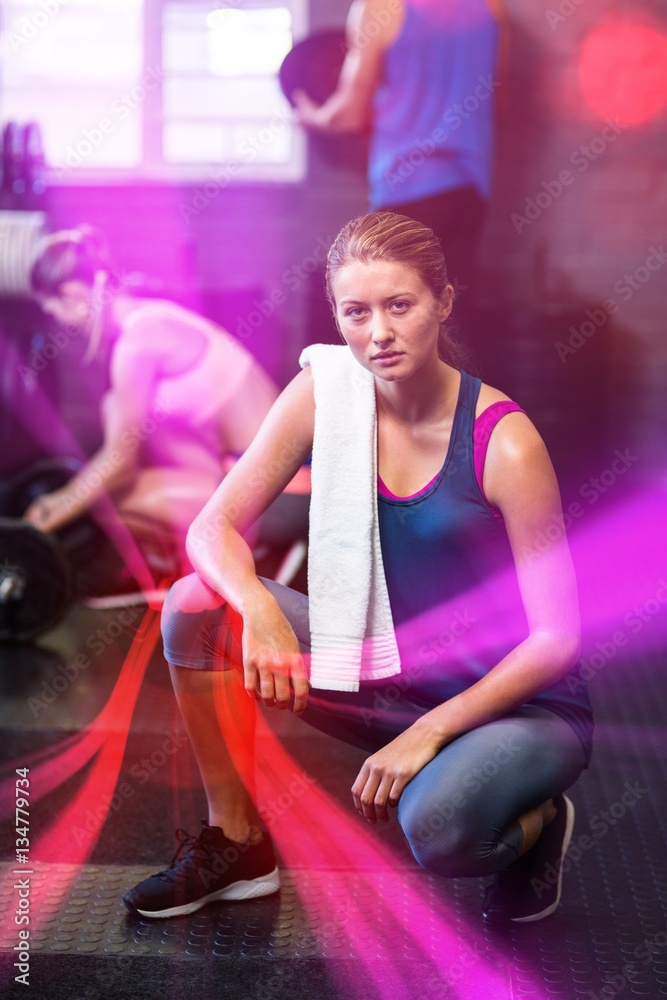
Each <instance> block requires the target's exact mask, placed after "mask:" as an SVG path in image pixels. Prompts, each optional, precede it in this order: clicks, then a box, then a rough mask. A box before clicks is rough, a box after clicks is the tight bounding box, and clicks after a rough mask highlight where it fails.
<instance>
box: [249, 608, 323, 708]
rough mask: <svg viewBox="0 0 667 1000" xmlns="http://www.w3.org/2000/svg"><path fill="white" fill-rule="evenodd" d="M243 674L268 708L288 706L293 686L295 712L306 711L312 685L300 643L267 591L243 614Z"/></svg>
mask: <svg viewBox="0 0 667 1000" xmlns="http://www.w3.org/2000/svg"><path fill="white" fill-rule="evenodd" d="M243 675H244V686H245V689H246V691H247V692H248V694H249V695H250V697H251V698H255V699H256V700H257V701H261V702H263V704H264V705H265V706H266V707H267V708H272V707H274V706H275V708H279V709H285V708H289V704H290V698H291V693H292V692H291V690H290V688H292V689H293V690H294V708H293V711H294V714H295V715H301V713H302V712H303V711H304V710H305V708H306V704H307V701H308V692H309V690H310V684H309V681H308V675H307V672H306V667H305V664H304V662H303V657H302V655H301V650H300V648H299V643H298V641H297V638H296V636H295V634H294V631H293V630H292V627H291V625H290V623H289V622H288V621H287V619H286V618H285V615H284V614H283V613H282V611H281V610H280V607H279V606H278V603H277V601H276V600H275V598H274V597H273V596H272V595H270V594H269V593H268V591H267V593H266V599H263V600H262V601H261V602H259V603H258V604H257V605H256V606H254V607H253V609H252V610H251V611H250V610H248V609H246V611H245V612H244V615H243Z"/></svg>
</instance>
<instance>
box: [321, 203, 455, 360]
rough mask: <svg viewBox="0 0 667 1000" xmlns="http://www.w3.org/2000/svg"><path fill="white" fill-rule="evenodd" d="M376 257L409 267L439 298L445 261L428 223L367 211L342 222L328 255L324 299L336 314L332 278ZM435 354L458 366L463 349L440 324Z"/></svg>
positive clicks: (442, 284) (445, 274)
mask: <svg viewBox="0 0 667 1000" xmlns="http://www.w3.org/2000/svg"><path fill="white" fill-rule="evenodd" d="M375 260H386V261H393V262H396V263H399V264H406V265H407V266H408V267H412V268H413V269H414V270H415V271H416V272H417V274H419V276H420V277H421V279H422V280H423V281H424V283H425V284H426V285H427V286H428V287H429V288H430V290H431V292H432V293H433V295H434V296H435V297H436V298H437V299H440V298H441V297H442V296H443V294H444V292H445V290H446V288H447V285H448V284H449V282H448V280H447V265H446V263H445V257H444V254H443V252H442V247H441V246H440V241H439V240H438V238H437V236H436V235H435V233H434V232H433V230H432V229H429V228H428V226H425V225H423V224H422V223H421V222H416V221H415V220H414V219H410V218H408V217H407V216H406V215H398V214H396V213H395V212H370V213H369V214H368V215H362V216H360V217H359V218H357V219H353V220H352V221H351V222H348V223H347V224H346V225H344V226H343V228H342V229H341V231H340V232H339V234H338V236H337V237H336V239H335V240H334V242H333V244H332V246H331V249H330V250H329V253H328V255H327V266H326V272H325V280H326V293H327V299H328V300H329V303H330V305H331V308H332V310H333V313H334V318H335V316H336V300H335V298H334V294H333V280H334V278H335V276H336V274H337V273H338V271H340V270H341V269H342V268H343V267H346V266H347V265H348V264H350V263H351V262H352V261H361V262H362V263H368V262H370V261H375ZM438 355H439V357H440V359H441V360H442V361H445V362H447V363H448V364H452V365H454V366H455V367H461V366H463V365H465V363H466V360H467V359H466V356H465V353H464V352H463V351H462V350H461V348H460V347H459V345H458V344H456V343H455V342H454V341H453V340H452V338H451V336H450V334H449V331H448V329H447V324H446V323H441V324H440V333H439V336H438Z"/></svg>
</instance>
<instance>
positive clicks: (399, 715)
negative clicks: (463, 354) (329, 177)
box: [125, 212, 593, 922]
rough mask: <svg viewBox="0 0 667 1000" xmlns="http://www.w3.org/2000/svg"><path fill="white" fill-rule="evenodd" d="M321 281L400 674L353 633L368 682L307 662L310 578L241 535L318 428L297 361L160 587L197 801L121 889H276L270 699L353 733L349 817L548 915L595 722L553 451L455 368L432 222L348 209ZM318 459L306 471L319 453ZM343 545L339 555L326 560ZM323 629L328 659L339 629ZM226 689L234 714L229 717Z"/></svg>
mask: <svg viewBox="0 0 667 1000" xmlns="http://www.w3.org/2000/svg"><path fill="white" fill-rule="evenodd" d="M327 289H328V295H329V299H330V302H331V305H332V309H333V313H334V316H335V319H336V322H337V324H338V328H339V331H340V334H341V337H342V339H343V341H344V344H343V345H341V346H333V345H326V346H325V350H326V351H329V352H342V353H341V354H338V355H337V356H336V357H337V358H344V359H345V363H346V364H349V371H350V377H349V384H347V383H345V384H344V386H343V388H342V389H341V391H340V402H339V404H338V403H337V404H336V406H334V408H333V410H331V411H330V410H326V411H325V410H324V409H322V410H321V411H319V416H318V427H320V428H321V426H322V424H321V421H322V419H324V418H323V417H322V414H323V413H325V412H326V413H327V414H328V416H327V418H326V419H327V421H328V422H329V424H330V427H329V430H330V431H331V435H330V437H331V442H332V444H331V446H330V453H331V455H332V456H333V462H334V465H333V471H334V474H335V477H337V476H339V477H340V478H341V479H345V478H347V479H348V480H354V475H355V473H353V472H352V471H351V470H352V469H353V468H354V467H358V471H357V473H356V475H361V476H362V478H363V475H364V473H365V467H364V462H365V463H366V468H367V467H368V466H370V480H371V484H370V491H369V492H370V496H371V500H370V501H369V505H370V506H371V508H372V514H373V516H372V518H371V520H373V518H375V517H376V518H377V520H376V523H377V528H378V535H379V540H380V544H379V550H380V552H379V556H378V555H373V556H372V557H371V548H372V547H371V546H370V545H369V546H367V547H365V548H364V547H363V546H362V548H361V550H360V551H359V553H358V556H357V555H355V561H353V564H352V572H354V571H355V569H356V564H357V563H358V564H359V566H360V568H362V569H363V568H364V567H365V566H367V563H368V561H370V560H371V559H372V560H373V566H374V568H375V570H376V571H377V572H376V573H374V574H371V576H378V575H380V571H382V574H383V576H384V580H385V582H386V590H387V595H388V600H389V605H390V612H391V618H392V623H393V624H392V627H393V629H394V630H395V638H396V646H397V650H398V654H399V660H400V672H399V673H397V674H395V673H391V676H389V674H388V673H385V674H384V675H383V676H382V677H380V678H378V679H368V676H367V675H366V676H365V674H364V665H363V660H364V656H363V655H362V668H361V674H360V680H359V681H358V684H357V685H352V684H351V685H336V684H332V685H329V686H327V684H326V683H322V682H321V676H320V675H319V674H318V675H317V676H316V675H315V672H313V673H312V675H311V676H310V677H309V664H310V663H311V661H312V664H314V662H315V659H314V656H311V652H312V653H314V651H315V644H314V642H313V643H312V646H311V639H314V636H315V619H314V614H313V612H314V610H315V608H314V604H315V601H316V597H315V590H314V588H312V587H311V588H309V593H310V596H306V595H304V594H300V593H297V592H295V591H292V590H290V589H289V588H287V587H283V586H280V585H279V584H276V583H274V582H272V581H269V580H262V579H260V578H258V576H257V574H256V571H255V566H254V564H253V560H252V555H251V552H250V550H249V548H248V546H247V544H246V543H245V541H244V540H243V533H244V532H245V531H246V529H247V526H248V525H249V524H250V523H252V521H253V520H254V519H256V518H257V517H259V516H261V513H262V511H263V510H264V509H265V508H266V507H267V506H268V505H269V504H270V503H271V501H272V499H273V497H274V496H275V495H277V494H278V493H279V492H280V490H281V489H282V488H283V486H284V484H285V483H287V482H288V481H289V479H290V477H291V476H292V475H293V474H294V472H295V470H296V469H298V468H299V466H300V465H301V463H302V462H303V461H304V460H305V459H306V458H307V456H308V455H309V454H310V453H311V451H312V450H313V442H314V439H315V426H316V421H315V415H316V412H317V411H318V407H320V406H322V401H323V395H322V388H321V387H322V385H323V383H322V381H321V379H322V378H324V377H325V376H326V371H325V372H324V373H323V372H322V370H321V369H319V374H317V375H314V374H313V370H312V369H311V368H310V367H306V368H304V370H303V371H301V372H300V373H299V374H298V375H296V377H295V378H294V379H293V380H292V382H291V383H290V384H289V385H288V386H287V388H286V389H285V390H284V391H283V392H282V394H281V396H280V398H279V399H278V401H277V403H276V404H275V406H274V407H273V409H272V411H271V413H270V414H269V416H268V417H267V419H266V420H265V422H264V424H263V426H262V428H261V430H260V432H259V434H258V435H257V437H256V438H255V440H254V441H253V443H252V445H251V446H250V448H249V449H248V450H247V451H246V452H245V454H244V455H243V457H242V458H241V459H240V460H239V462H238V463H237V464H236V466H235V467H234V469H233V470H232V471H231V472H230V473H229V475H228V476H227V478H226V479H225V480H224V482H223V483H222V485H221V486H220V487H219V489H218V490H217V491H216V493H215V495H214V496H213V497H212V499H211V501H210V502H209V503H208V504H207V506H206V508H205V509H204V510H203V511H202V513H201V515H200V516H199V517H198V518H197V519H196V520H195V522H194V523H193V525H192V527H191V529H190V532H189V535H188V552H189V554H190V557H191V560H192V564H193V566H194V567H195V571H196V572H195V573H194V574H192V575H190V576H188V577H185V578H184V579H182V580H180V581H179V582H178V583H176V584H175V585H174V586H173V587H172V589H171V591H170V594H169V596H168V599H167V603H166V606H165V611H164V615H163V626H162V632H163V638H164V645H165V657H166V659H167V661H168V663H169V664H170V669H171V674H172V682H173V685H174V690H175V692H176V697H177V700H178V703H179V707H180V709H181V712H182V714H183V718H184V720H185V723H186V726H187V729H188V732H189V734H190V738H191V741H192V745H193V748H194V751H195V754H196V757H197V761H198V763H199V767H200V770H201V774H202V779H203V782H204V786H205V789H206V792H207V796H208V803H209V816H208V820H207V821H203V822H202V830H201V832H200V834H199V836H198V837H197V838H196V839H194V840H193V841H190V842H189V848H188V850H187V851H185V853H184V854H183V855H182V856H181V857H180V858H179V859H178V860H176V861H175V862H174V863H173V864H172V866H171V867H170V868H168V869H166V870H165V871H164V872H161V873H159V874H158V875H154V876H151V877H150V878H148V879H146V880H144V881H143V882H142V883H141V884H140V885H138V886H137V887H136V888H134V889H132V890H130V891H129V892H128V893H127V895H126V896H125V902H126V905H127V906H128V908H129V909H130V910H131V911H133V912H135V913H139V914H140V915H142V916H146V917H168V916H174V915H179V914H186V913H190V912H193V911H194V910H197V909H199V908H200V907H201V906H204V905H206V904H207V903H209V902H212V901H216V900H225V899H238V898H247V897H248V896H251V895H252V896H262V895H268V894H270V893H273V892H275V891H277V889H278V888H279V886H280V875H279V870H278V867H277V865H276V860H275V855H274V851H273V848H272V841H271V835H270V830H267V829H266V827H265V826H264V825H263V823H262V818H261V813H262V804H261V802H258V801H257V798H256V795H255V792H254V786H253V781H252V778H251V776H249V765H248V761H247V759H246V758H247V757H248V756H251V755H252V749H251V748H252V746H253V734H254V726H255V712H256V704H255V703H256V702H261V703H262V704H263V705H264V706H266V707H269V708H274V707H275V708H278V709H287V708H289V707H291V708H292V710H293V712H294V713H295V714H296V715H297V716H300V717H301V718H302V719H303V720H304V721H305V722H307V723H309V724H311V725H313V726H315V727H317V728H318V729H320V730H322V731H324V732H326V733H329V734H331V735H334V736H337V737H339V738H341V739H343V740H347V741H348V742H349V743H352V744H354V745H356V746H359V747H362V748H363V749H364V750H365V751H366V752H367V753H368V756H367V757H366V759H365V762H364V763H363V765H362V767H361V768H360V770H359V773H358V774H357V775H356V777H355V778H354V781H353V783H352V787H351V791H352V800H353V804H354V807H355V808H356V810H357V811H358V813H359V814H360V816H362V817H364V818H365V819H366V820H367V821H368V822H369V823H370V824H374V823H377V822H378V821H379V822H388V821H389V819H390V817H391V815H392V812H393V811H394V810H396V815H397V818H398V822H399V824H400V826H401V828H402V830H403V833H404V835H405V837H406V840H407V843H408V844H409V847H410V849H411V851H412V853H413V855H414V857H415V858H416V860H417V861H418V862H419V864H421V865H422V866H423V867H425V868H426V869H428V870H429V871H432V872H435V873H437V874H439V875H442V876H445V877H460V876H468V877H477V876H483V875H493V881H492V883H491V885H490V886H489V888H488V889H487V892H486V897H485V902H484V914H485V916H486V918H487V919H488V920H490V921H493V920H495V921H503V922H505V921H517V922H529V921H534V920H539V919H542V918H543V917H546V916H548V915H549V914H551V913H553V912H554V911H555V909H556V908H557V906H558V905H559V901H560V896H561V882H562V861H563V858H564V855H565V852H566V850H567V847H568V844H569V841H570V838H571V835H572V829H573V824H574V807H573V805H572V802H571V801H570V799H569V798H568V797H566V796H565V795H564V794H563V793H564V792H565V791H566V790H567V789H568V788H569V787H570V786H571V785H572V784H573V783H574V782H575V781H576V779H577V778H578V776H579V774H580V773H581V771H582V769H583V768H585V767H587V766H588V762H589V759H590V754H591V745H592V731H593V719H592V712H591V706H590V703H589V700H588V696H587V693H586V691H585V689H584V687H583V686H582V684H581V682H580V679H579V677H578V675H575V674H574V673H573V672H574V671H575V668H576V664H577V662H578V657H579V645H580V626H579V614H578V603H577V593H576V583H575V576H574V571H573V567H572V562H571V558H570V554H569V550H568V546H567V542H566V538H565V531H564V529H563V530H561V531H560V532H558V533H557V535H556V537H555V540H554V542H553V544H552V545H551V546H550V547H548V548H547V549H544V547H543V546H542V547H540V549H541V551H537V548H538V547H537V546H536V544H535V540H536V539H538V538H541V537H543V533H544V532H545V531H546V529H547V528H548V529H549V532H548V537H553V531H552V530H551V528H552V526H553V524H554V523H556V524H559V525H560V526H561V528H562V527H563V521H562V511H561V503H560V497H559V491H558V486H557V483H556V479H555V475H554V471H553V468H552V465H551V462H550V460H549V456H548V454H547V451H546V448H545V446H544V443H543V441H542V439H541V438H540V436H539V434H538V432H537V430H536V429H535V427H534V426H533V424H532V423H531V421H530V420H529V418H528V417H527V416H526V414H525V413H524V412H523V411H522V410H521V408H520V407H519V406H518V405H517V404H516V403H513V402H512V401H511V400H509V399H508V397H507V396H506V395H505V394H504V393H502V392H500V391H499V390H497V389H494V388H492V387H491V386H488V385H486V384H483V383H481V382H480V380H479V379H477V378H474V377H473V376H471V375H470V374H468V373H467V372H466V371H465V370H464V369H463V368H462V366H461V363H460V360H459V358H458V355H457V351H456V348H455V346H454V345H452V343H451V340H450V338H449V336H448V333H447V321H448V319H449V316H450V314H451V311H452V300H453V288H452V285H451V284H450V282H449V281H448V278H447V271H446V265H445V260H444V257H443V254H442V250H441V247H440V244H439V241H438V240H437V238H436V237H435V234H434V233H433V231H432V230H431V229H428V228H427V227H425V226H423V225H422V224H421V223H418V222H415V221H414V220H412V219H409V218H408V217H406V216H402V215H398V214H396V213H392V212H376V213H370V214H369V215H366V216H363V217H361V218H359V219H355V220H353V221H352V222H350V223H348V224H347V225H346V226H345V227H344V228H343V230H342V231H341V232H340V234H339V235H338V237H337V238H336V240H335V242H334V244H333V246H332V248H331V250H330V251H329V255H328V260H327ZM309 350H312V349H311V348H309ZM327 358H329V359H331V360H333V359H332V355H331V354H328V355H327ZM345 370H347V369H345ZM317 380H320V381H317ZM360 385H363V386H366V385H369V386H370V392H371V397H372V398H373V399H374V403H373V420H374V421H375V425H374V426H375V431H376V437H375V438H373V437H370V436H369V439H368V440H369V445H368V452H365V453H364V454H365V455H366V458H365V459H363V458H362V460H361V461H359V460H358V458H357V456H356V454H355V458H354V464H353V461H352V455H351V454H350V453H349V452H345V451H344V450H343V449H341V447H340V443H339V442H340V440H341V437H340V428H341V427H342V426H343V424H342V421H343V414H345V413H346V412H347V411H348V409H349V408H350V407H351V406H352V405H353V401H354V399H355V398H356V393H357V391H358V387H359V386H360ZM318 386H320V388H317V387H318ZM338 388H340V387H338ZM336 398H338V397H336ZM339 414H340V416H339ZM352 423H353V426H354V427H356V423H355V422H354V421H353V422H352ZM345 427H346V428H347V427H348V424H347V422H346V423H345ZM346 432H347V431H346ZM355 433H356V432H354V431H353V439H354V436H355ZM319 434H320V431H319V430H318V435H319ZM359 436H361V432H359ZM317 440H321V438H320V437H318V439H317ZM374 440H376V448H375V446H374V445H373V441H374ZM352 443H353V444H354V440H353V441H352ZM375 457H376V463H377V469H375ZM313 463H314V466H313V483H314V490H315V483H316V482H317V480H318V477H319V475H320V472H319V469H318V467H317V464H316V463H317V451H314V453H313ZM320 468H321V467H320ZM359 469H360V470H361V471H360V472H359ZM374 477H376V479H377V481H376V482H375V481H374ZM354 481H355V482H356V481H357V480H354ZM376 499H377V503H376V502H375V500H376ZM351 503H352V500H350V504H351ZM339 513H340V512H339ZM335 514H336V512H335V511H334V512H333V514H332V513H331V512H330V513H329V514H328V515H325V516H324V517H323V519H322V520H320V518H319V516H318V518H317V519H315V518H313V517H311V531H310V537H309V546H310V551H311V553H312V552H313V551H315V550H317V549H321V548H322V547H325V546H327V545H330V538H331V534H332V532H331V530H330V529H331V526H332V524H331V518H332V517H334V516H335ZM342 517H343V520H345V519H346V518H347V519H348V520H349V519H350V515H349V514H348V512H347V510H346V509H345V508H344V509H343V511H342ZM327 518H328V520H327ZM373 551H375V550H373ZM343 558H347V553H346V552H343V551H342V549H340V548H339V554H338V557H337V555H336V551H335V550H334V551H333V552H332V553H331V563H332V565H333V572H334V573H335V572H336V565H337V563H340V561H341V560H342V559H343ZM380 564H381V565H380ZM332 582H333V581H332ZM350 582H352V581H351V580H350ZM343 584H345V580H344V581H343ZM340 595H341V596H340V597H337V598H336V600H337V601H338V605H334V606H332V607H331V609H330V617H331V634H332V635H333V632H334V629H335V626H336V622H337V620H338V619H340V618H341V616H342V611H341V607H340V605H341V604H342V601H343V599H344V588H343V591H340ZM320 607H321V605H320ZM309 622H310V623H312V625H313V631H312V633H311V628H310V624H309ZM368 634H369V633H366V635H368ZM330 649H331V662H332V665H333V666H336V665H337V664H338V663H339V661H340V648H339V647H334V645H333V644H332V645H331V646H330ZM364 655H365V654H364ZM325 659H326V657H325ZM573 679H574V680H576V683H572V681H573ZM311 680H312V681H313V683H312V685H311ZM330 687H333V688H334V689H329V688H330ZM248 696H250V697H248ZM221 705H224V706H225V711H227V709H228V710H229V711H230V712H231V713H232V714H231V715H230V716H229V718H231V719H233V726H232V729H233V730H234V732H233V733H231V732H228V731H227V730H226V728H225V727H221V724H220V723H219V721H218V720H219V716H218V714H217V712H218V711H219V710H220V706H221ZM239 746H241V747H243V748H245V749H244V754H245V756H244V757H243V760H244V761H245V763H244V764H243V773H240V772H241V770H242V768H241V765H240V764H239V759H238V747H239ZM229 858H233V859H236V860H233V861H232V863H229V860H228V859H229ZM225 859H227V860H225ZM202 872H204V873H205V874H206V876H207V877H206V878H205V879H204V878H203V877H202V875H201V873H202ZM212 872H217V873H218V874H216V875H215V876H213V875H212V874H211V873H212Z"/></svg>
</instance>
